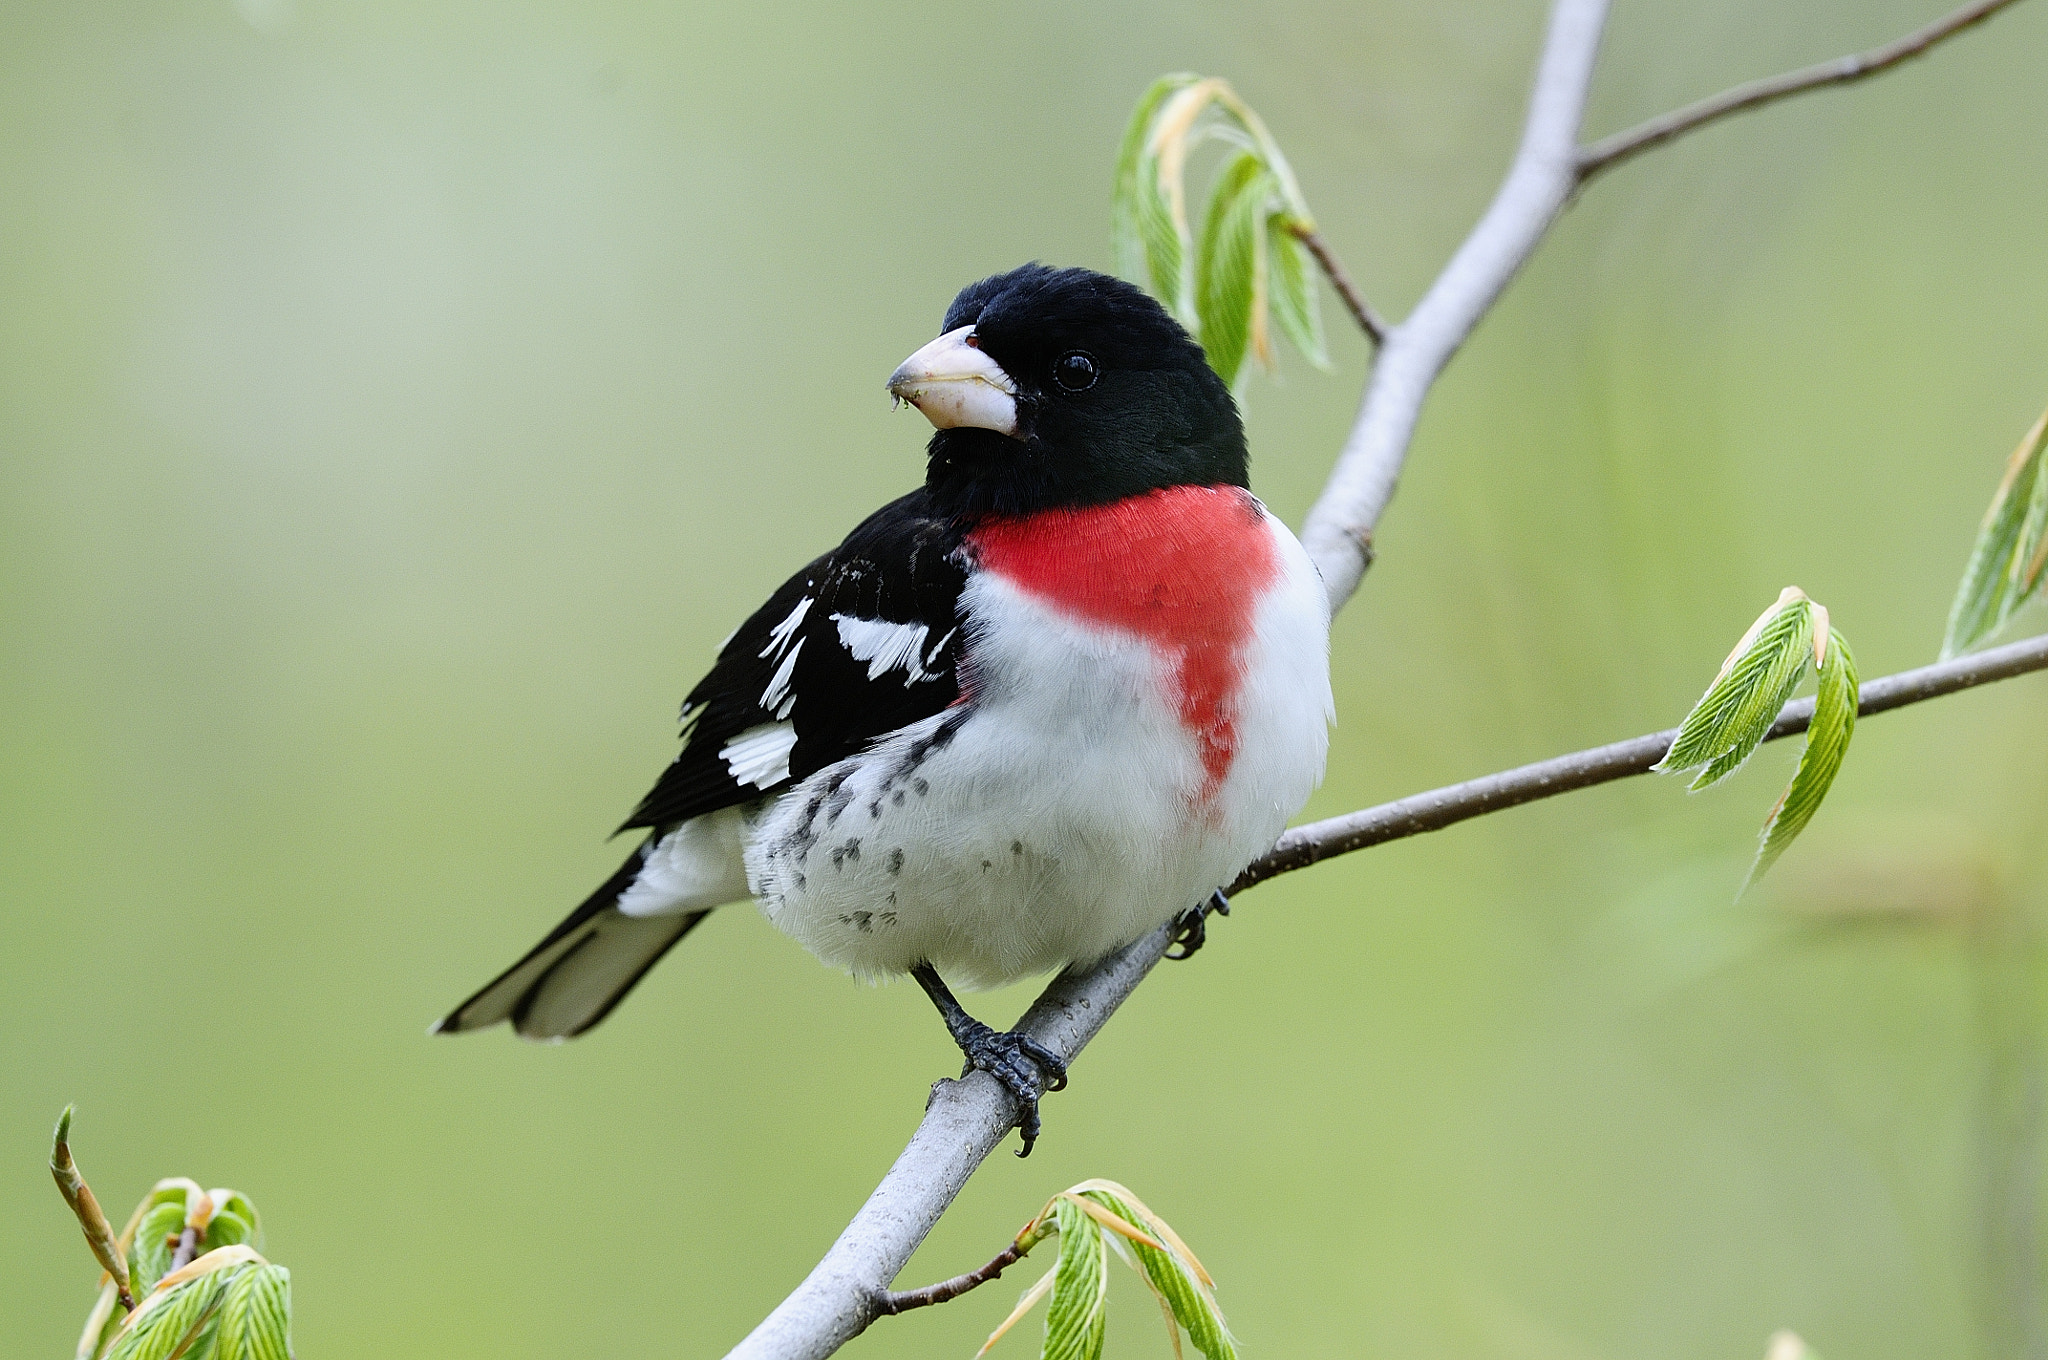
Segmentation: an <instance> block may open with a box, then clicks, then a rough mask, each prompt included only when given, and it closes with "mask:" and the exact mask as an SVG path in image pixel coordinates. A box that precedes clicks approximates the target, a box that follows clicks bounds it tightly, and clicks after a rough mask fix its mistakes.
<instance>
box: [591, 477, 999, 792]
mask: <svg viewBox="0 0 2048 1360" xmlns="http://www.w3.org/2000/svg"><path fill="white" fill-rule="evenodd" d="M960 547H961V533H960V530H959V528H958V527H957V526H956V525H955V524H954V523H953V522H952V521H951V520H949V519H947V518H945V517H942V516H940V515H937V514H935V513H934V512H933V510H932V508H931V503H930V500H929V498H928V497H927V495H926V493H925V492H924V491H923V490H918V491H913V492H912V493H911V494H909V495H908V496H905V497H903V498H902V499H900V500H896V501H891V502H890V503H889V504H888V505H885V506H883V507H882V508H881V509H880V510H877V511H876V512H875V513H874V514H872V515H870V516H869V517H868V518H867V519H866V520H865V521H864V522H863V523H862V524H861V525H860V527H859V528H857V529H855V530H854V531H853V532H852V533H851V534H848V535H847V537H846V541H845V542H844V543H841V544H840V545H839V546H838V547H837V548H834V549H833V550H832V551H831V552H829V553H826V554H825V555H824V556H823V557H820V558H818V559H817V560H816V561H815V562H812V563H811V564H810V565H809V566H807V567H805V568H804V569H803V570H802V571H800V572H798V573H797V574H796V575H795V576H792V577H791V578H790V579H789V580H788V581H787V582H785V583H784V584H783V586H782V588H781V589H779V590H777V591H776V592H775V593H774V594H773V595H771V596H769V597H768V603H766V604H764V605H762V606H761V607H760V608H759V609H757V610H756V611H754V613H753V615H752V616H751V617H750V618H748V619H747V621H746V622H745V623H743V624H741V625H740V626H739V629H738V631H736V632H735V633H734V634H733V635H732V636H731V637H730V638H728V639H726V642H725V645H724V646H723V647H721V648H720V649H719V653H718V662H717V664H716V665H714V666H713V667H712V668H711V673H710V674H709V675H706V676H705V677H704V678H703V679H702V680H701V681H699V682H698V683H697V687H696V688H695V689H693V690H691V691H690V696H689V698H687V699H685V700H684V701H683V750H682V753H681V754H680V755H678V756H677V757H676V759H675V763H674V764H672V765H670V766H669V767H668V769H667V770H665V771H664V772H663V773H662V776H661V779H660V780H659V781H658V782H657V783H656V784H655V786H654V788H653V789H652V790H650V791H649V793H648V794H647V796H646V797H645V798H643V799H641V800H640V806H639V807H637V808H635V809H634V810H633V815H632V816H631V817H628V818H627V819H626V821H625V823H624V825H622V826H621V827H620V828H619V829H620V830H621V831H624V830H626V829H628V828H631V827H640V826H645V827H665V826H673V825H675V824H676V823H678V822H683V821H687V820H689V819H690V818H692V817H700V816H702V815H704V814H705V813H707V812H716V811H717V810H718V809H720V808H725V807H731V806H733V805H735V804H738V803H746V802H751V801H752V800H753V799H756V798H759V797H761V796H763V795H764V794H772V793H777V792H780V791H781V790H782V789H785V788H787V787H788V786H789V785H790V784H791V783H792V782H794V781H797V780H801V779H803V778H804V777H805V776H806V775H808V774H810V773H812V772H813V771H815V770H819V769H822V768H823V767H825V766H827V765H830V764H832V763H833V762H834V761H836V760H842V759H844V758H845V757H847V756H850V755H853V754H855V753H857V752H859V751H861V750H863V749H865V748H866V747H867V746H868V745H869V744H870V743H871V742H873V741H874V740H875V739H876V738H877V737H881V736H884V735H886V734H888V733H890V732H893V731H895V730H896V729H898V728H900V727H905V726H908V725H909V724H911V723H914V722H917V721H919V720H920V719H923V718H928V717H930V716H932V715H933V714H935V713H938V712H941V711H942V710H944V709H945V708H946V707H948V706H949V705H951V704H952V703H953V702H954V700H956V699H957V698H959V696H960V684H959V678H958V676H957V674H956V672H955V662H956V659H957V658H958V656H959V651H960V642H961V639H960V623H959V606H960V588H961V586H962V584H964V582H965V581H966V569H965V566H964V563H963V562H962V559H961V555H960Z"/></svg>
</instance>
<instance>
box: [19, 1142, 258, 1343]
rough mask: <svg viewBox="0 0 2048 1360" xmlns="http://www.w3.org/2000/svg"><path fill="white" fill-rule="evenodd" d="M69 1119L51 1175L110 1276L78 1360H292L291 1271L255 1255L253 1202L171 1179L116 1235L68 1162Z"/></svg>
mask: <svg viewBox="0 0 2048 1360" xmlns="http://www.w3.org/2000/svg"><path fill="white" fill-rule="evenodd" d="M71 1115H72V1112H71V1111H70V1110H69V1109H66V1110H65V1111H64V1114H63V1116H62V1117H61V1118H60V1119H59V1120H58V1121H57V1132H56V1137H55V1139H54V1142H53V1146H52V1150H51V1154H50V1170H51V1173H52V1174H53V1175H54V1176H55V1177H56V1179H57V1184H58V1188H59V1189H60V1190H61V1191H62V1192H63V1193H64V1198H65V1201H66V1202H67V1203H69V1204H70V1205H71V1206H72V1209H73V1211H74V1212H75V1213H77V1214H78V1218H79V1226H80V1227H81V1228H83V1229H84V1231H85V1237H86V1242H87V1243H88V1244H89V1245H90V1246H91V1247H92V1249H93V1255H94V1256H95V1257H96V1258H98V1260H99V1261H100V1264H101V1266H102V1267H103V1268H104V1271H105V1273H104V1274H103V1275H102V1277H101V1287H100V1297H99V1301H98V1302H97V1303H96V1304H95V1305H94V1307H93V1310H92V1312H91V1314H90V1315H89V1316H88V1317H87V1319H86V1324H85V1330H84V1332H83V1334H82V1335H81V1336H80V1337H79V1339H78V1350H77V1360H96V1357H97V1360H291V1354H292V1350H291V1289H292V1277H291V1272H290V1271H288V1270H286V1269H285V1268H284V1267H283V1266H278V1265H272V1264H271V1263H270V1262H269V1261H266V1260H265V1259H264V1258H263V1257H262V1256H261V1255H260V1254H259V1253H258V1252H257V1250H256V1248H257V1246H258V1245H260V1244H261V1242H262V1237H263V1220H262V1218H261V1217H260V1216H259V1215H258V1214H257V1212H256V1206H255V1204H254V1203H252V1202H251V1201H250V1199H249V1197H248V1196H247V1195H244V1194H243V1193H242V1192H241V1191H239V1190H229V1189H224V1188H223V1189H213V1190H206V1189H202V1188H201V1187H200V1185H199V1183H198V1182H197V1181H192V1180H187V1179H185V1178H184V1177H182V1176H172V1177H167V1178H166V1179H164V1180H160V1181H158V1182H157V1183H156V1184H155V1185H154V1186H152V1187H150V1191H149V1193H148V1194H146V1195H144V1196H143V1197H142V1201H141V1203H139V1204H137V1205H136V1206H135V1212H134V1213H132V1214H130V1215H129V1216H128V1223H127V1226H126V1227H124V1228H123V1229H122V1230H121V1231H120V1233H119V1234H116V1233H114V1231H113V1229H112V1227H111V1225H109V1224H108V1222H107V1220H106V1218H105V1216H104V1215H103V1214H101V1213H100V1210H99V1203H98V1201H97V1200H96V1199H94V1198H93V1195H92V1191H91V1189H90V1188H89V1187H87V1186H86V1184H85V1179H84V1177H83V1176H82V1175H81V1174H79V1172H78V1169H77V1166H76V1164H75V1163H73V1161H72V1159H71V1148H70V1134H71ZM181 1257H182V1258H184V1259H183V1260H182V1261H181V1259H180V1258H181ZM129 1300H134V1306H133V1307H132V1308H130V1307H129V1306H128V1302H129Z"/></svg>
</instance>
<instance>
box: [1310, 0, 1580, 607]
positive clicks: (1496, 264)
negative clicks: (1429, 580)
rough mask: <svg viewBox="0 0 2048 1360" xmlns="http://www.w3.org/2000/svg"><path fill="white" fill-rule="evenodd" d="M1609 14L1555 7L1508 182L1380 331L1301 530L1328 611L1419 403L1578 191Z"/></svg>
mask: <svg viewBox="0 0 2048 1360" xmlns="http://www.w3.org/2000/svg"><path fill="white" fill-rule="evenodd" d="M1606 17H1607V5H1606V0H1556V4H1555V5H1554V6H1553V8H1552V9H1551V12H1550V32H1549V36H1548V38H1547V39H1546V40H1545V42H1544V48H1543V56H1542V59H1541V60H1540V61H1539V62H1538V64H1537V68H1536V86H1535V90H1534V91H1533V93H1532V94H1531V95H1530V98H1529V119H1528V122H1527V124H1526V125H1525V126H1524V128H1523V131H1522V144H1521V147H1520V149H1519V150H1517V151H1516V153H1515V159H1514V164H1513V165H1512V166H1510V167H1509V169H1508V174H1507V178H1506V179H1505V180H1503V181H1502V182H1501V186H1500V191H1499V192H1498V193H1496V194H1495V195H1494V199H1493V203H1492V204H1491V206H1489V207H1488V208H1487V210H1486V215H1485V216H1484V217H1482V218H1480V219H1479V224H1478V225H1477V226H1475V227H1474V228H1473V229H1472V233H1471V235H1469V236H1467V237H1466V238H1465V243H1464V244H1463V245H1461V246H1459V247H1458V253H1457V254H1455V255H1453V256H1452V257H1451V262H1450V263H1449V264H1448V265H1446V266H1444V272H1443V273H1442V274H1439V275H1438V276H1437V280H1436V282H1435V283H1434V284H1432V285H1431V286H1430V289H1429V291H1428V292H1427V293H1425V294H1424V295H1423V298H1422V301H1421V302H1419V303H1417V304H1416V307H1415V310H1414V312H1413V313H1411V314H1410V315H1409V317H1408V319H1407V320H1405V321H1403V322H1401V323H1400V324H1398V325H1396V326H1392V327H1390V328H1388V329H1387V330H1386V332H1385V335H1384V338H1383V340H1382V342H1381V344H1380V352H1379V358H1378V360H1377V361H1376V362H1375V363H1374V364H1373V370H1372V379H1371V381H1370V382H1369V383H1368V384H1367V386H1366V389H1365V396H1364V398H1363V400H1362V401H1361V402H1360V403H1359V408H1358V417H1357V419H1356V420H1355V421H1354V422H1353V423H1352V426H1351V434H1350V437H1349V438H1347V439H1346V440H1345V441H1344V451H1343V452H1342V453H1341V454H1339V455H1338V458H1337V466H1336V468H1335V469H1334V470H1333V471H1332V472H1331V473H1330V479H1329V481H1328V482H1327V483H1325V484H1324V487H1323V493H1322V495H1321V496H1319V497H1317V499H1316V503H1315V505H1314V507H1313V508H1311V509H1310V510H1309V512H1308V520H1307V522H1306V523H1305V524H1304V525H1303V526H1302V531H1301V541H1302V546H1303V547H1305V548H1307V549H1308V555H1309V557H1310V558H1312V559H1313V560H1314V561H1315V564H1316V566H1317V568H1318V569H1319V570H1320V571H1321V572H1322V573H1323V584H1324V587H1325V589H1326V590H1327V591H1328V592H1329V597H1330V609H1331V612H1332V613H1334V612H1335V611H1336V610H1337V609H1338V608H1340V607H1341V606H1342V605H1343V604H1344V602H1345V601H1346V600H1349V599H1350V598H1351V596H1352V594H1353V593H1354V592H1355V591H1356V590H1357V589H1358V584H1359V582H1360V581H1362V580H1364V579H1365V571H1366V568H1367V567H1368V566H1370V565H1371V563H1372V535H1373V529H1374V527H1375V526H1376V525H1378V523H1379V519H1380V515H1381V514H1382V513H1384V512H1385V510H1386V508H1387V502H1388V501H1390V500H1392V499H1393V496H1394V484H1395V483H1396V481H1398V480H1399V478H1400V475H1401V465H1402V463H1403V462H1404V461H1405V460H1406V459H1407V456H1408V444H1409V441H1410V440H1411V439H1412V438H1413V437H1414V434H1415V423H1416V420H1417V419H1418V418H1419V417H1420V415H1421V413H1422V402H1423V399H1424V398H1425V397H1427V396H1428V395H1429V389H1430V387H1431V386H1432V385H1433V384H1434V383H1435V382H1436V379H1437V375H1438V374H1439V373H1441V372H1443V368H1444V365H1445V364H1447V363H1449V362H1450V359H1451V356H1452V355H1453V354H1455V353H1457V352H1458V347H1459V346H1460V345H1463V344H1464V343H1465V338H1466V337H1467V336H1469V335H1470V334H1472V330H1473V328H1474V327H1475V326H1477V325H1478V324H1479V319H1480V318H1481V317H1482V316H1484V315H1486V312H1487V310H1488V309H1489V308H1491V307H1492V306H1493V303H1494V300H1495V299H1496V298H1498V297H1499V296H1500V294H1501V290H1502V289H1504V288H1506V287H1507V286H1508V283H1509V281H1510V280H1511V279H1513V278H1514V276H1515V275H1516V274H1517V273H1518V272H1519V271H1520V270H1521V268H1522V265H1523V263H1524V262H1525V261H1526V260H1527V259H1528V258H1529V256H1530V254H1531V253H1533V252H1534V251H1535V249H1536V245H1537V243H1538V242H1539V241H1541V240H1542V239H1543V235H1544V233H1545V232H1547V231H1548V230H1549V229H1550V224H1551V222H1552V221H1554V220H1555V219H1556V217H1557V215H1558V213H1560V212H1562V211H1563V210H1564V207H1565V204H1567V203H1568V202H1570V201H1571V195H1572V191H1573V189H1575V188H1576V187H1577V186H1578V139H1579V118H1580V115H1581V114H1582V113H1583V112H1584V110H1585V106H1586V89H1587V86H1588V85H1590V84H1591V82H1592V79H1593V58H1594V56H1595V54H1596V53H1597V52H1598V51H1599V47H1600V30H1601V27H1602V25H1603V24H1604V23H1605V21H1606Z"/></svg>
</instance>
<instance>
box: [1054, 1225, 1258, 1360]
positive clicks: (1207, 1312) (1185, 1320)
mask: <svg viewBox="0 0 2048 1360" xmlns="http://www.w3.org/2000/svg"><path fill="white" fill-rule="evenodd" d="M1081 1193H1082V1194H1084V1195H1086V1196H1087V1197H1088V1198H1089V1199H1092V1200H1094V1201H1095V1202H1096V1203H1097V1204H1100V1205H1101V1206H1102V1207H1103V1208H1105V1209H1108V1210H1109V1211H1110V1212H1111V1213H1113V1214H1115V1215H1116V1216H1117V1217H1118V1218H1121V1219H1122V1220H1124V1222H1126V1223H1129V1224H1130V1225H1131V1226H1132V1227H1134V1228H1137V1229H1139V1230H1140V1231H1141V1232H1144V1233H1147V1234H1149V1235H1151V1236H1152V1237H1153V1238H1154V1239H1155V1240H1157V1241H1158V1242H1159V1243H1160V1247H1163V1248H1164V1250H1161V1249H1160V1247H1150V1246H1147V1245H1146V1244H1145V1243H1143V1242H1134V1241H1131V1240H1129V1239H1128V1238H1126V1239H1124V1240H1123V1248H1124V1250H1126V1251H1128V1252H1129V1253H1130V1254H1131V1255H1132V1256H1133V1257H1135V1258H1136V1260H1137V1264H1138V1268H1139V1269H1140V1270H1142V1271H1143V1272H1144V1274H1145V1278H1146V1280H1147V1281H1148V1282H1149V1283H1150V1284H1151V1286H1152V1289H1153V1292H1154V1293H1156V1294H1158V1295H1159V1297H1160V1298H1161V1299H1163V1300H1165V1302H1166V1306H1167V1309H1168V1310H1169V1311H1170V1312H1171V1313H1172V1315H1173V1320H1174V1321H1175V1322H1177V1323H1179V1324H1180V1325H1181V1326H1182V1327H1183V1328H1185V1329H1186V1331H1187V1334H1188V1338H1189V1339H1190V1340H1191V1341H1193V1342H1194V1343H1195V1349H1196V1350H1198V1351H1200V1352H1201V1353H1202V1354H1203V1355H1206V1356H1208V1357H1209V1360H1236V1357H1237V1345H1236V1343H1235V1341H1234V1340H1233V1339H1232V1338H1231V1335H1230V1332H1229V1329H1228V1328H1227V1327H1225V1325H1224V1322H1223V1311H1222V1309H1220V1308H1219V1307H1217V1304H1216V1296H1215V1295H1214V1294H1212V1293H1211V1292H1210V1291H1209V1287H1208V1286H1207V1285H1206V1284H1204V1283H1203V1282H1202V1277H1201V1275H1200V1274H1199V1273H1198V1272H1197V1270H1196V1268H1195V1266H1194V1264H1193V1263H1192V1262H1190V1261H1189V1260H1187V1259H1186V1258H1185V1257H1183V1256H1182V1255H1181V1254H1180V1252H1179V1251H1177V1250H1175V1247H1174V1240H1175V1239H1174V1237H1173V1234H1172V1232H1171V1230H1168V1229H1166V1228H1165V1224H1164V1223H1162V1222H1161V1221H1160V1220H1159V1219H1158V1218H1157V1217H1156V1216H1154V1215H1153V1214H1151V1213H1149V1212H1146V1211H1144V1210H1142V1209H1141V1208H1140V1207H1138V1206H1135V1205H1133V1204H1130V1203H1128V1202H1126V1201H1125V1200H1124V1199H1123V1198H1122V1197H1120V1196H1118V1195H1117V1194H1115V1193H1114V1192H1112V1191H1108V1190H1084V1191H1082V1192H1081Z"/></svg>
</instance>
